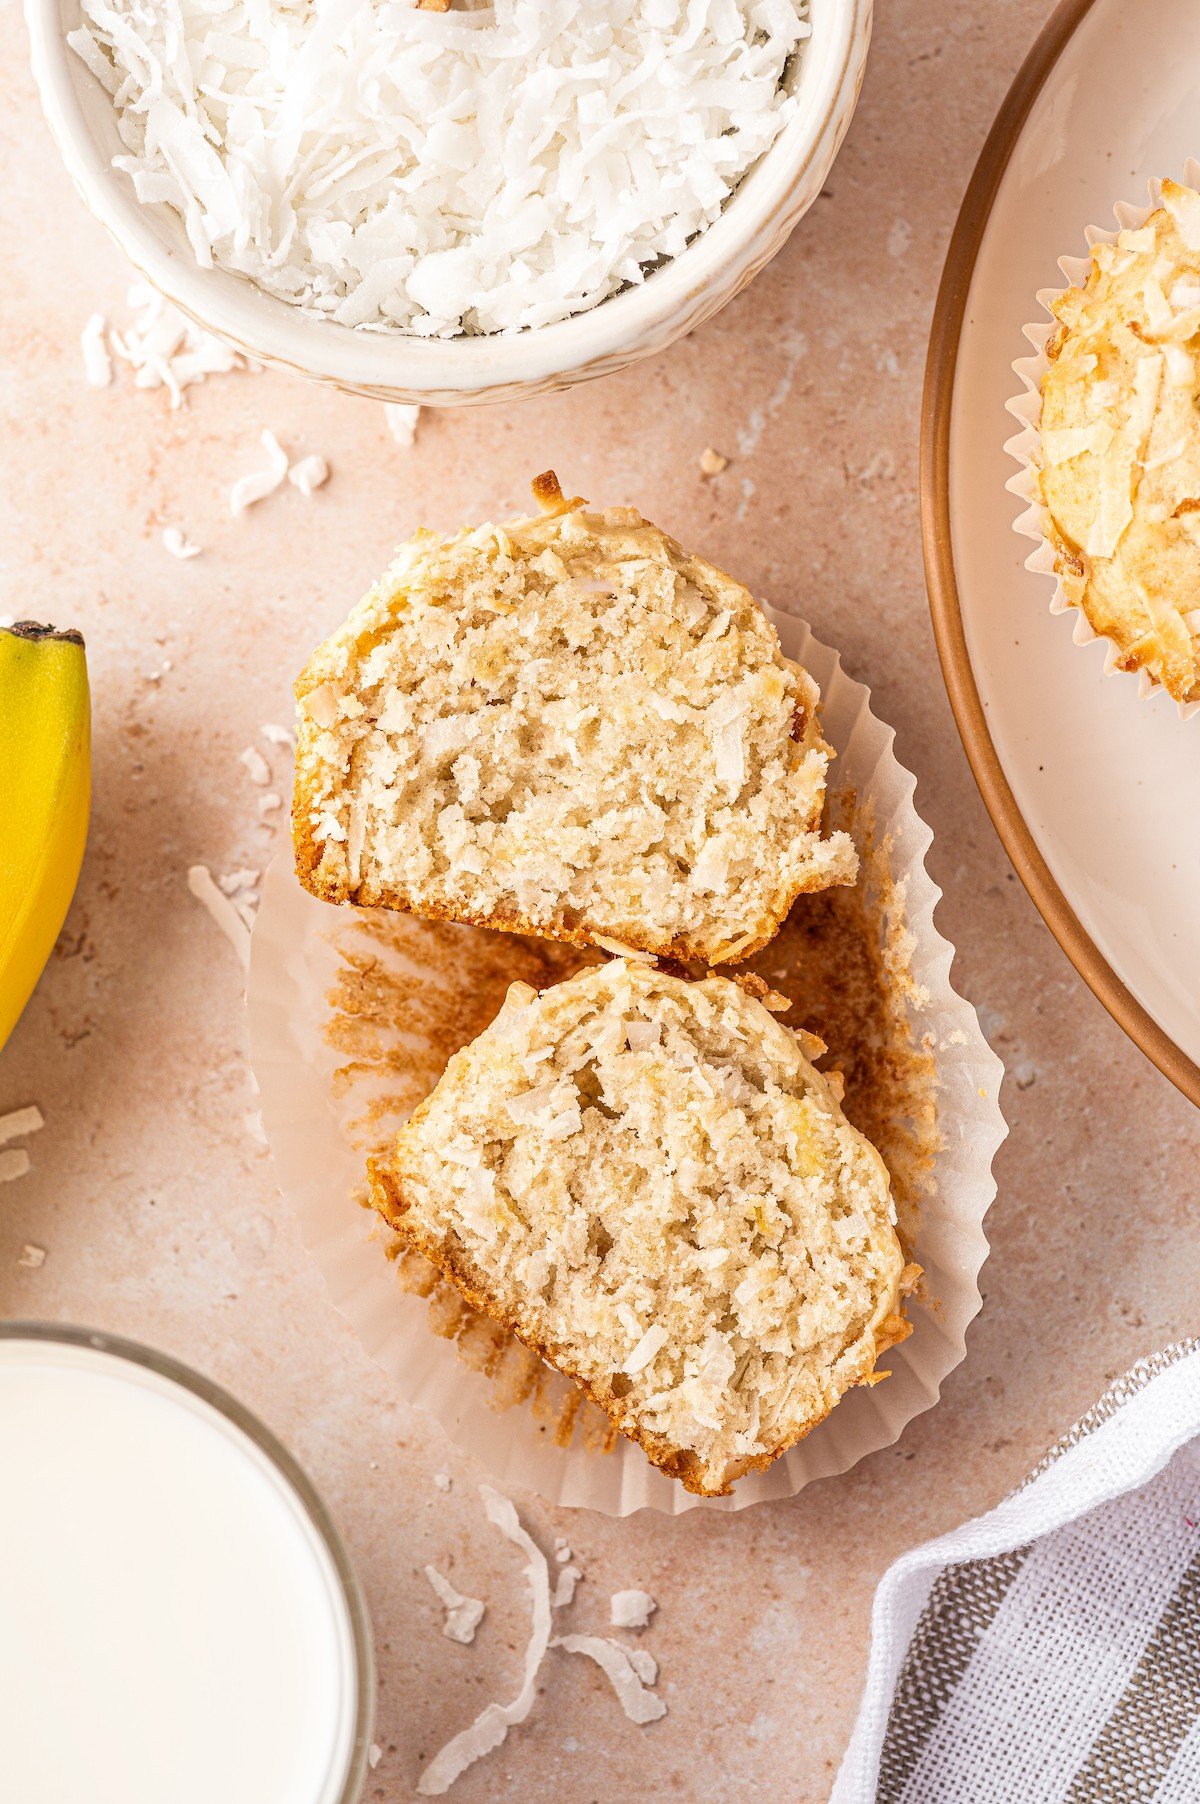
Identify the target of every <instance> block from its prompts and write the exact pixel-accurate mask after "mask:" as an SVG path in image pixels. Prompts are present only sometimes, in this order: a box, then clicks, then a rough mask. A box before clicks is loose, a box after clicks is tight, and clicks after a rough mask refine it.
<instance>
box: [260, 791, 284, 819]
mask: <svg viewBox="0 0 1200 1804" xmlns="http://www.w3.org/2000/svg"><path fill="white" fill-rule="evenodd" d="M282 807H283V797H282V796H277V795H276V794H275V791H274V790H273V789H272V790H270V791H269V792H268V793H267V794H266V795H265V796H259V798H258V812H259V815H260V817H261V816H263V815H268V814H274V813H275V811H276V809H278V808H282Z"/></svg>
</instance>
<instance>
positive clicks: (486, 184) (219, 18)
mask: <svg viewBox="0 0 1200 1804" xmlns="http://www.w3.org/2000/svg"><path fill="white" fill-rule="evenodd" d="M436 4H437V6H438V8H439V10H437V11H434V10H432V9H431V8H430V6H428V5H417V6H413V5H381V4H379V3H378V0H341V3H340V4H339V5H337V6H336V7H331V6H328V5H322V6H310V5H297V4H280V3H279V0H251V3H248V4H243V0H205V4H203V5H196V6H187V7H181V6H179V5H177V4H175V0H171V3H170V4H163V5H153V6H147V5H144V4H142V3H141V0H83V6H82V11H83V15H84V18H83V21H82V28H81V29H78V30H74V31H72V32H71V33H70V34H69V39H68V41H69V43H70V44H71V47H72V49H73V50H74V52H75V53H76V54H77V55H78V56H79V57H80V58H81V59H82V60H83V62H84V63H85V64H86V66H87V67H88V69H89V70H91V72H92V74H93V76H94V77H95V78H96V79H97V80H98V81H99V83H100V84H101V86H102V88H103V89H106V90H107V92H108V94H110V95H111V96H112V108H113V111H114V113H115V116H116V124H117V129H118V131H119V133H120V136H121V139H122V143H123V146H124V153H125V154H122V155H119V156H117V157H116V158H115V159H114V161H115V164H116V166H117V168H118V169H120V170H121V171H122V172H123V173H124V175H125V176H126V177H127V178H128V179H129V181H130V182H131V183H132V187H133V191H134V193H135V194H136V195H137V197H138V198H139V199H140V200H141V201H142V202H143V203H145V204H155V203H158V204H162V205H166V206H168V207H170V208H172V209H173V211H174V212H175V213H176V214H177V216H178V217H179V219H180V220H181V221H182V224H183V227H184V230H185V231H186V233H187V236H188V240H189V242H190V244H191V248H192V252H193V255H194V256H195V258H196V261H197V262H198V263H199V264H200V265H201V266H202V267H204V268H211V267H212V266H213V265H214V264H215V265H219V266H221V267H223V268H225V269H228V270H232V271H234V272H235V273H237V274H239V275H244V276H249V277H250V278H251V279H252V280H254V281H255V282H257V283H258V284H259V286H260V287H262V288H264V289H266V290H267V291H268V292H269V293H271V294H273V295H276V296H277V297H279V298H280V299H282V300H284V301H287V302H288V303H290V304H292V305H295V306H298V307H301V308H303V309H305V310H306V311H307V312H308V313H310V314H314V315H317V316H318V317H321V318H327V319H334V320H337V321H338V322H339V323H340V324H342V325H343V326H352V327H360V328H367V329H369V330H373V331H377V332H378V331H384V332H387V331H409V332H414V333H416V334H418V335H420V336H422V337H452V336H455V335H457V334H459V333H472V334H474V333H486V332H513V331H517V330H520V329H523V328H526V327H535V326H539V325H545V324H549V323H551V322H553V321H555V320H559V319H565V318H567V317H569V316H570V315H572V314H578V313H581V312H584V311H586V310H588V309H589V308H591V307H593V306H595V305H596V304H597V303H598V302H600V301H603V300H604V299H605V297H606V296H607V295H609V294H613V293H615V292H616V291H617V290H619V289H621V288H623V287H625V286H626V285H628V284H638V283H640V282H641V281H642V280H643V279H644V276H645V272H646V271H647V270H648V269H652V268H653V267H654V266H655V265H657V264H658V263H660V262H661V261H662V260H663V259H664V258H672V257H676V256H678V255H679V253H680V252H681V251H682V250H683V249H684V247H685V245H686V244H687V243H688V242H689V241H690V240H691V239H692V238H694V237H695V236H696V235H697V234H698V233H700V232H702V231H703V230H704V229H705V227H706V226H708V225H711V224H712V223H713V221H714V220H716V219H717V218H718V217H719V216H720V214H721V211H722V209H723V208H724V206H725V204H726V202H727V201H728V199H729V197H730V195H731V194H732V193H733V192H734V191H735V189H736V188H737V186H738V184H739V183H740V181H741V180H742V178H743V177H744V176H745V175H746V173H747V172H748V170H749V169H750V168H751V167H752V166H753V164H754V163H756V162H757V161H758V159H759V158H760V157H761V156H762V155H763V153H764V152H765V151H766V150H767V149H768V148H769V147H770V146H771V145H772V144H773V143H774V142H775V141H776V140H777V138H778V137H779V134H780V132H781V131H783V129H784V128H785V126H786V125H787V123H788V121H789V120H791V119H793V118H794V117H795V116H796V112H797V107H798V105H799V104H800V103H799V101H798V98H797V97H796V95H795V94H794V93H791V92H788V91H787V90H785V88H784V86H783V78H784V75H785V72H786V71H787V69H788V66H789V63H790V62H791V61H792V59H793V58H794V56H795V54H796V52H797V50H798V49H799V48H800V47H801V45H802V44H803V43H804V41H805V40H806V39H807V38H808V36H809V33H810V26H809V23H808V20H807V17H806V11H807V9H806V6H805V4H804V0H697V3H695V4H689V5H686V6H685V5H682V4H679V3H678V0H669V3H667V4H664V0H647V4H645V5H641V6H629V7H622V8H618V9H616V10H615V11H614V9H613V8H611V7H608V6H604V5H599V4H593V5H589V6H583V7H580V6H578V5H576V4H574V0H498V4H497V5H496V6H495V7H494V8H493V7H486V8H483V7H481V8H478V9H469V8H465V7H455V8H453V9H450V10H445V11H442V10H440V7H441V0H436ZM684 97H686V104H683V101H684Z"/></svg>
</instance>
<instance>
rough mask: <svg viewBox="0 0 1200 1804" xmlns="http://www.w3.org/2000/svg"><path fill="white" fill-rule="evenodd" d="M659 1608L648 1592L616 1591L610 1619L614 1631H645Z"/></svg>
mask: <svg viewBox="0 0 1200 1804" xmlns="http://www.w3.org/2000/svg"><path fill="white" fill-rule="evenodd" d="M657 1608H658V1605H657V1604H656V1603H655V1601H654V1599H653V1598H652V1597H651V1595H650V1593H649V1592H648V1591H637V1590H633V1591H614V1592H613V1594H612V1601H611V1603H610V1604H609V1618H608V1619H609V1621H610V1622H611V1623H612V1625H613V1627H614V1629H644V1628H645V1627H646V1625H647V1623H648V1622H649V1621H650V1618H651V1616H653V1614H654V1612H655V1610H657Z"/></svg>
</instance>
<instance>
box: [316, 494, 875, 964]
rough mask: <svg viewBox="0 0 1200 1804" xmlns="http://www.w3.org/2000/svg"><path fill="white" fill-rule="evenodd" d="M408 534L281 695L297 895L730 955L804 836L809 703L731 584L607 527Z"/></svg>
mask: <svg viewBox="0 0 1200 1804" xmlns="http://www.w3.org/2000/svg"><path fill="white" fill-rule="evenodd" d="M539 485H540V486H538V487H537V489H536V491H535V492H537V494H538V498H539V500H540V501H541V503H542V506H543V508H544V510H545V511H544V512H543V513H542V514H541V515H539V516H537V517H535V518H533V519H528V520H517V521H513V522H511V523H509V524H508V525H505V526H485V527H480V528H478V529H477V530H475V531H469V532H463V533H460V534H459V535H458V536H457V537H455V538H451V539H443V538H439V537H438V536H436V535H435V534H432V533H424V534H418V536H417V537H416V538H415V539H413V540H411V541H410V542H409V544H408V545H407V546H405V547H403V548H402V550H401V552H400V554H399V556H398V558H397V560H396V562H395V563H394V564H393V566H392V568H391V569H390V570H389V571H388V573H387V574H386V576H385V577H384V578H383V579H382V581H381V582H380V583H379V584H377V586H376V587H375V588H374V589H373V590H372V591H371V593H370V594H369V595H368V596H367V597H366V599H365V600H364V601H363V602H361V603H360V604H359V605H358V607H357V608H355V610H354V612H353V613H352V614H351V616H350V618H349V620H348V621H347V622H346V624H345V625H344V626H343V627H342V628H341V629H340V630H339V631H338V632H337V633H335V634H334V635H333V637H332V638H331V639H329V640H327V641H326V643H325V644H324V645H322V646H321V647H320V648H319V649H318V650H317V651H316V652H315V653H314V655H313V657H312V658H311V659H310V661H309V663H308V665H307V667H306V668H305V670H304V671H303V673H302V675H301V676H300V679H299V681H298V683H297V687H296V693H297V699H298V707H299V733H298V745H297V756H296V789H295V804H294V813H293V828H294V839H295V846H296V865H297V870H298V873H299V875H300V879H301V881H302V882H303V883H304V884H305V885H306V886H307V887H308V888H309V889H310V890H312V892H313V893H314V894H315V895H318V896H321V897H323V898H325V899H326V900H328V901H332V902H356V903H360V904H363V905H366V906H383V907H387V908H396V909H401V910H405V911H407V912H410V913H413V914H421V915H427V916H431V917H434V918H439V917H440V918H443V919H449V920H456V921H467V922H473V923H474V924H476V925H478V926H485V927H496V928H503V929H507V930H509V931H514V932H524V933H533V934H539V935H542V936H544V937H547V938H552V939H563V940H569V941H572V942H573V943H575V944H577V945H587V944H598V945H601V946H608V947H609V949H621V948H632V949H635V950H639V951H648V952H653V953H665V954H672V955H674V956H676V957H681V958H688V957H696V958H702V959H705V960H706V961H708V962H709V963H718V962H723V961H735V960H738V959H742V958H746V957H748V956H749V955H750V954H751V953H752V952H754V951H755V950H757V949H758V948H759V947H761V946H763V945H765V944H766V942H767V941H768V940H770V939H771V937H772V936H773V935H774V934H775V932H776V931H777V930H778V928H779V926H780V925H781V923H782V922H783V920H784V918H785V916H786V915H787V912H788V910H789V908H790V907H791V905H792V902H793V901H794V900H795V898H796V896H797V895H798V894H800V892H801V891H804V890H816V889H823V888H825V887H827V886H828V885H830V884H838V883H848V882H852V881H853V879H854V875H855V871H856V858H855V854H854V848H853V845H852V843H851V841H850V839H849V838H848V836H847V835H846V834H844V833H839V834H833V835H832V836H830V837H824V836H823V835H822V833H821V813H822V807H823V802H824V796H825V772H826V767H827V765H828V762H829V759H830V757H831V756H832V754H831V752H830V749H829V747H828V746H827V745H826V744H825V742H824V740H823V739H822V737H821V731H820V725H819V722H818V719H817V706H818V702H819V699H820V698H819V695H818V693H817V688H816V685H815V683H814V682H813V681H812V679H811V677H809V676H808V675H807V673H806V672H805V671H803V670H801V669H800V668H799V666H798V665H796V664H794V663H791V662H790V661H789V660H788V659H786V658H784V657H783V655H782V654H781V652H780V649H779V641H778V638H777V636H776V633H775V630H774V628H773V627H772V626H771V625H770V623H769V622H768V621H767V619H766V618H765V616H764V614H763V612H762V610H761V608H760V607H759V606H758V603H757V602H756V601H755V600H754V598H753V596H751V595H750V593H749V591H748V590H746V589H744V588H743V587H742V586H741V584H740V583H736V582H734V581H733V579H732V578H730V577H728V576H726V575H724V574H723V573H722V572H721V571H720V570H717V569H715V568H714V567H713V566H712V565H711V564H707V563H705V562H704V561H703V560H702V559H700V558H691V557H687V556H686V555H685V554H684V553H683V552H682V551H681V550H680V548H679V546H678V545H676V544H675V543H674V541H673V540H671V539H669V538H667V536H666V535H665V534H664V533H662V532H660V531H659V530H658V528H657V527H655V526H651V525H650V524H649V523H648V522H647V521H645V520H643V519H642V517H641V515H640V514H638V513H637V512H636V510H634V509H633V508H610V509H608V510H607V511H605V512H603V513H594V512H590V511H589V510H588V509H587V508H586V507H585V506H584V504H583V503H582V502H578V501H575V502H568V501H566V500H564V498H563V496H562V494H561V492H560V491H559V488H558V484H557V482H556V481H554V479H553V478H552V477H547V478H545V479H539Z"/></svg>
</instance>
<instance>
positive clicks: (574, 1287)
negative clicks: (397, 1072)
mask: <svg viewBox="0 0 1200 1804" xmlns="http://www.w3.org/2000/svg"><path fill="white" fill-rule="evenodd" d="M743 981H746V980H743ZM770 999H771V998H770V996H769V995H768V997H767V1000H770ZM818 1044H819V1042H818ZM370 1178H371V1193H372V1201H373V1202H374V1205H375V1207H376V1208H377V1209H378V1210H379V1212H380V1214H381V1215H382V1216H383V1217H384V1218H385V1220H386V1221H387V1222H388V1223H389V1224H390V1225H391V1227H393V1228H394V1229H395V1231H396V1233H397V1235H398V1236H399V1237H400V1239H401V1240H402V1241H403V1242H404V1243H405V1244H406V1245H408V1246H410V1247H413V1248H416V1249H417V1250H418V1251H420V1252H421V1253H424V1254H425V1255H426V1257H428V1258H429V1259H431V1260H432V1261H433V1263H434V1264H435V1265H436V1266H437V1267H438V1268H439V1269H440V1270H441V1271H442V1272H443V1273H444V1274H445V1275H446V1276H447V1277H448V1278H450V1279H451V1280H452V1282H453V1283H454V1284H455V1285H457V1287H458V1288H459V1290H460V1291H461V1292H462V1293H463V1295H464V1296H465V1297H466V1298H467V1300H468V1301H469V1302H470V1303H472V1304H473V1305H474V1306H475V1307H476V1308H477V1309H480V1310H483V1311H484V1312H485V1313H486V1314H488V1315H490V1316H492V1317H493V1318H495V1319H496V1320H497V1321H499V1322H502V1323H504V1324H505V1325H506V1326H508V1327H510V1328H512V1329H514V1330H515V1332H516V1333H517V1334H518V1335H519V1336H520V1338H521V1339H522V1340H524V1341H525V1342H526V1343H527V1345H528V1346H529V1347H531V1348H532V1349H533V1350H534V1351H535V1352H537V1353H539V1354H541V1355H542V1357H543V1358H545V1359H547V1360H548V1361H549V1362H550V1363H551V1364H552V1365H554V1366H556V1367H558V1369H559V1370H560V1371H562V1372H565V1373H566V1374H567V1375H568V1376H569V1377H571V1378H573V1379H574V1380H575V1381H576V1382H577V1383H578V1384H579V1385H580V1386H581V1387H582V1388H583V1389H584V1390H585V1391H586V1392H587V1393H588V1394H589V1395H590V1396H591V1397H592V1398H593V1399H594V1400H595V1401H596V1402H597V1403H598V1404H599V1405H600V1407H601V1408H602V1409H604V1410H606V1411H607V1413H608V1415H609V1416H610V1418H611V1419H612V1421H613V1422H614V1424H615V1425H616V1427H617V1428H618V1429H619V1430H620V1431H621V1433H622V1434H625V1435H628V1436H629V1437H630V1438H631V1439H632V1440H635V1441H637V1442H639V1443H640V1445H641V1446H642V1447H643V1448H644V1449H645V1451H646V1453H647V1454H648V1455H649V1457H650V1459H651V1460H652V1461H653V1462H654V1464H655V1465H657V1466H660V1467H661V1468H662V1469H663V1470H664V1471H666V1472H668V1473H670V1474H672V1475H673V1476H674V1477H677V1478H679V1479H680V1480H681V1481H682V1483H683V1484H684V1486H685V1487H686V1488H687V1489H688V1490H689V1491H694V1492H697V1493H699V1494H701V1495H715V1494H719V1493H722V1492H725V1491H728V1490H729V1489H730V1487H731V1486H732V1484H733V1483H734V1481H735V1480H736V1479H737V1478H739V1477H741V1476H742V1475H743V1474H744V1473H746V1472H748V1471H751V1470H753V1469H755V1468H761V1467H765V1466H768V1465H769V1464H770V1463H771V1462H772V1461H773V1460H774V1459H776V1458H777V1457H778V1456H779V1454H780V1453H782V1452H783V1451H784V1450H785V1449H786V1448H788V1447H790V1446H792V1445H793V1444H794V1443H795V1442H796V1441H798V1440H800V1439H801V1437H802V1436H804V1435H806V1434H807V1433H808V1432H809V1430H810V1429H811V1428H813V1427H814V1426H815V1425H816V1424H817V1423H818V1422H820V1421H821V1420H822V1419H823V1418H824V1417H825V1416H827V1415H828V1414H829V1412H830V1411H831V1410H832V1409H833V1408H834V1406H835V1405H836V1404H837V1402H838V1400H839V1399H840V1398H841V1397H842V1396H843V1394H844V1393H845V1392H846V1390H847V1389H849V1387H850V1386H852V1385H858V1384H867V1383H872V1382H874V1381H875V1380H876V1379H877V1378H879V1377H882V1376H886V1374H881V1373H877V1372H875V1370H874V1368H875V1361H876V1358H877V1357H878V1355H879V1354H880V1353H881V1352H882V1351H883V1350H884V1349H885V1348H887V1347H889V1346H892V1345H894V1344H895V1343H896V1342H897V1341H899V1340H903V1339H904V1337H905V1336H906V1335H907V1334H908V1332H909V1327H908V1324H907V1323H906V1322H905V1320H904V1319H903V1317H902V1315H901V1313H900V1307H901V1305H900V1299H901V1294H902V1292H904V1291H906V1290H907V1289H908V1288H909V1287H910V1286H911V1283H912V1282H913V1280H914V1279H915V1277H916V1275H917V1274H916V1268H915V1267H908V1268H906V1267H905V1263H904V1256H903V1253H902V1252H901V1248H900V1243H899V1240H898V1239H897V1236H896V1229H895V1225H894V1223H895V1209H894V1207H893V1204H892V1197H891V1190H890V1185H889V1180H888V1174H887V1171H886V1168H885V1167H884V1164H883V1161H882V1159H881V1158H880V1156H879V1154H878V1153H877V1152H876V1151H875V1149H874V1147H872V1146H871V1145H870V1143H869V1142H868V1141H867V1140H866V1139H864V1137H863V1136H862V1135H861V1134H860V1133H858V1132H857V1130H856V1129H855V1128H853V1127H852V1126H851V1125H850V1123H849V1122H848V1121H847V1120H846V1118H845V1116H844V1115H843V1113H842V1111H841V1108H840V1106H839V1102H838V1096H837V1092H836V1089H835V1087H834V1085H833V1084H832V1083H831V1081H830V1080H829V1079H827V1078H826V1077H824V1076H823V1075H822V1074H821V1073H820V1072H819V1071H817V1070H816V1069H815V1067H814V1066H813V1065H812V1064H811V1063H810V1062H809V1060H808V1058H807V1057H806V1056H805V1053H804V1051H803V1050H802V1048H801V1046H800V1043H799V1041H798V1039H797V1036H796V1034H794V1033H793V1032H791V1031H790V1030H789V1029H787V1028H785V1027H784V1026H782V1024H781V1023H780V1022H778V1021H776V1020H775V1018H774V1016H773V1015H772V1014H771V1013H769V1012H768V1010H767V1009H766V1007H765V1006H764V1004H763V1002H762V1001H760V1000H758V999H757V998H756V997H755V996H752V995H750V994H747V993H746V991H745V990H744V989H743V988H741V987H740V986H739V984H737V983H735V982H732V981H731V980H730V979H728V978H725V977H720V976H713V977H709V978H706V979H703V980H701V981H699V982H687V981H685V980H683V979H681V978H678V977H675V976H671V975H668V974H667V973H665V972H661V971H657V970H654V969H652V968H650V967H648V966H646V965H644V964H637V963H634V962H633V961H631V960H625V959H613V960H610V961H609V962H607V963H606V964H603V965H600V966H594V967H592V968H591V969H589V970H586V971H583V972H580V973H579V974H578V975H576V976H575V977H572V978H569V979H567V981H566V982H564V983H561V984H557V985H555V986H554V987H552V988H550V989H547V990H544V991H542V993H541V994H540V995H539V994H538V992H537V991H536V990H533V989H531V988H530V986H529V985H528V984H523V983H515V984H513V985H512V986H511V988H510V990H509V992H508V997H507V1000H506V1001H505V1004H504V1006H503V1008H502V1009H501V1011H500V1013H499V1014H498V1015H497V1017H496V1019H495V1020H494V1021H493V1022H492V1024H491V1026H490V1027H488V1028H486V1029H485V1030H484V1032H483V1033H482V1034H480V1035H479V1037H478V1038H477V1039H476V1040H474V1041H472V1043H471V1044H470V1045H469V1046H466V1047H465V1048H464V1049H463V1050H462V1051H461V1052H459V1053H456V1054H455V1056H454V1057H453V1058H452V1059H451V1060H450V1063H449V1064H448V1066H447V1067H446V1071H445V1074H444V1076H443V1077H442V1079H441V1082H440V1083H439V1084H438V1085H437V1088H436V1089H435V1090H434V1091H433V1093H432V1095H431V1096H429V1097H428V1098H427V1099H426V1101H425V1102H423V1103H422V1104H421V1106H420V1107H419V1108H418V1109H417V1110H416V1112H415V1113H414V1115H413V1116H412V1119H411V1120H410V1121H409V1122H408V1123H407V1125H406V1126H405V1127H404V1128H403V1129H402V1130H401V1132H400V1134H399V1136H398V1139H397V1141H396V1143H395V1146H394V1149H393V1151H392V1153H391V1155H390V1156H389V1157H387V1158H385V1159H379V1160H373V1161H372V1162H371V1165H370Z"/></svg>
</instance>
